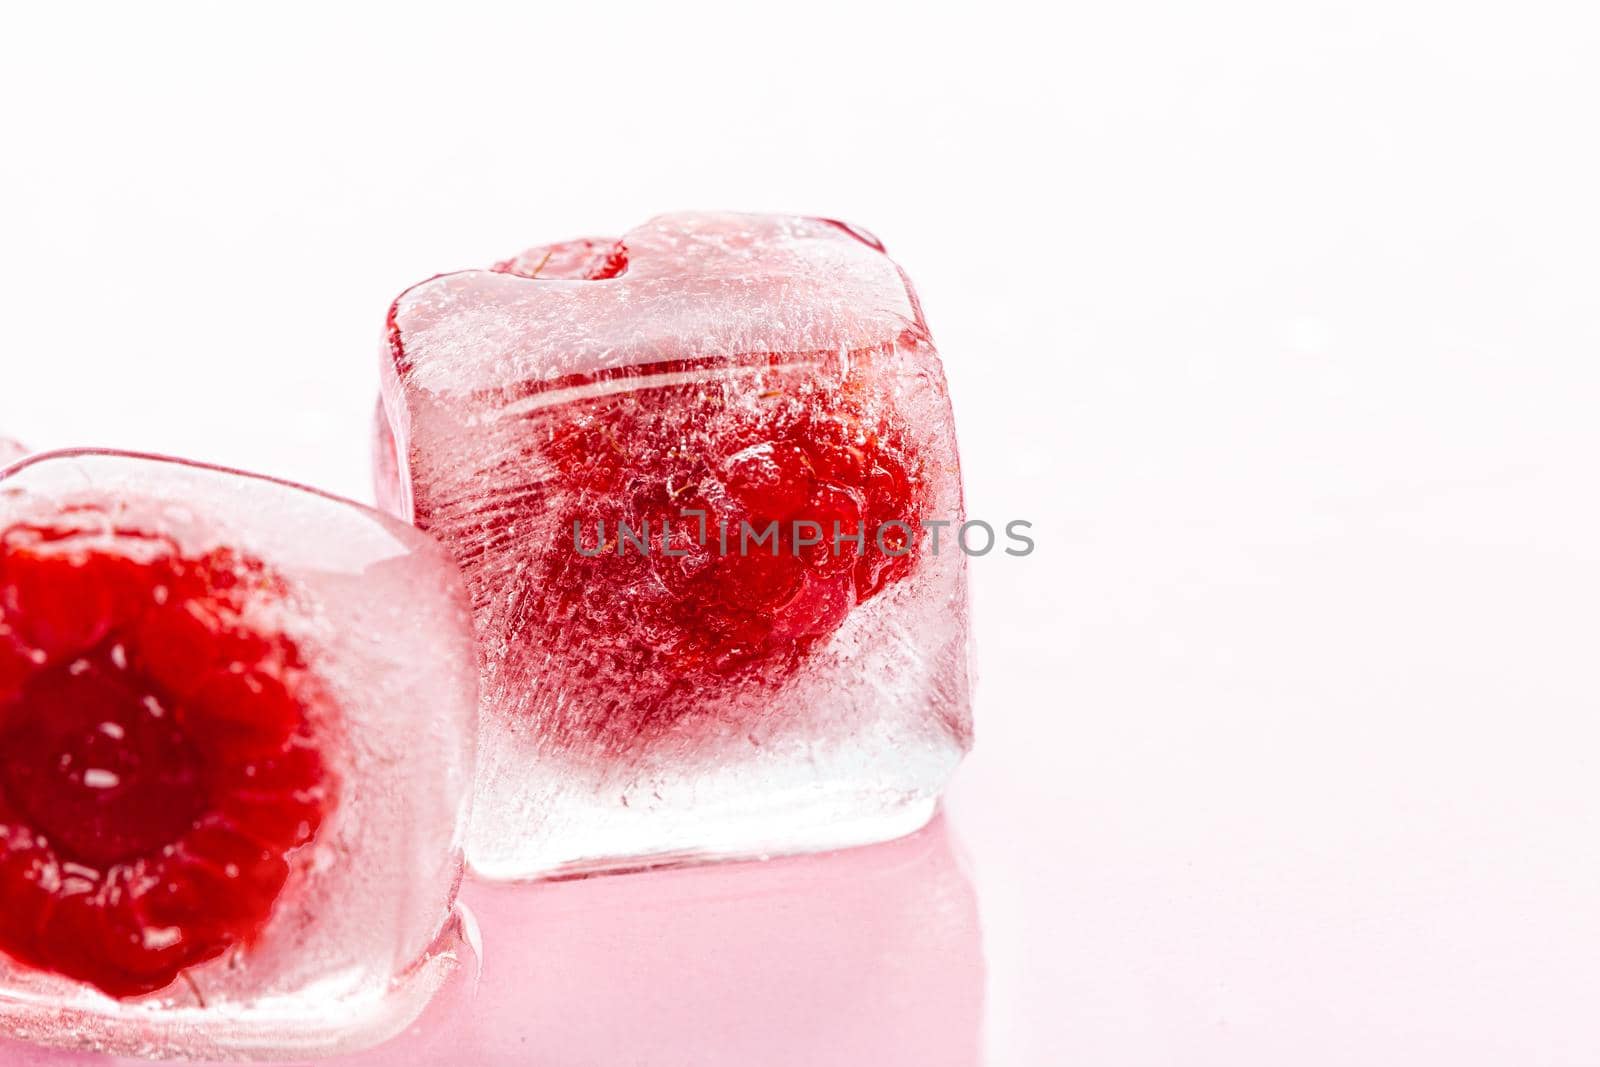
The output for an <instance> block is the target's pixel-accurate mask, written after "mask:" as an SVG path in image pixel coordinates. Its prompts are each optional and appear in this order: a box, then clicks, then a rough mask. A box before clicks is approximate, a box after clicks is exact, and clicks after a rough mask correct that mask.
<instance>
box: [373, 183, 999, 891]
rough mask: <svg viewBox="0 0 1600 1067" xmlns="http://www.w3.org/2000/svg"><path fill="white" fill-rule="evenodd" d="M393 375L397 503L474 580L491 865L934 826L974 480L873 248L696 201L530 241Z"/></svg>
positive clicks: (922, 328)
mask: <svg viewBox="0 0 1600 1067" xmlns="http://www.w3.org/2000/svg"><path fill="white" fill-rule="evenodd" d="M383 375H384V378H383V385H384V388H383V395H382V403H381V405H380V420H379V429H378V435H377V448H376V452H377V456H378V460H377V464H376V466H377V471H378V495H379V499H380V500H382V501H383V502H384V503H385V505H386V506H388V507H390V508H391V509H393V510H395V511H396V512H397V513H398V514H399V515H401V516H402V517H404V518H408V519H412V520H413V521H415V522H416V523H417V524H418V525H419V526H420V527H422V528H423V529H425V530H427V531H429V532H430V533H432V534H434V535H435V536H436V537H438V538H440V539H441V540H442V541H443V542H444V544H445V545H446V546H447V547H448V549H449V550H450V551H451V553H452V554H453V555H454V557H455V559H456V561H457V562H458V563H459V564H460V566H461V568H462V570H463V572H464V573H465V575H466V578H467V582H468V586H469V589H470V591H471V594H472V598H473V608H474V614H475V618H476V623H477V631H478V639H479V646H480V654H481V656H482V661H483V662H482V680H483V694H482V734H481V749H480V762H479V772H478V777H477V785H476V790H475V798H474V806H475V814H474V819H473V826H472V831H471V834H470V838H469V842H468V847H467V857H468V862H469V864H470V865H471V866H472V867H473V868H474V869H475V870H476V871H478V872H479V873H481V874H483V875H485V876H488V877H492V878H528V877H538V876H544V875H551V874H566V873H574V872H582V871H589V870H600V869H607V868H618V867H626V866H633V865H641V864H643V865H648V864H654V863H668V862H675V861H680V860H687V859H695V858H707V857H727V856H743V855H754V854H764V853H769V852H789V851H803V850H808V849H817V848H828V847H834V846H841V845H847V844H855V843H861V842H865V841H871V840H878V839H884V838H889V837H893V836H897V835H900V834H903V833H907V832H909V831H911V830H913V829H915V828H916V827H918V826H920V825H922V824H923V823H924V822H925V821H926V820H927V818H928V817H929V815H930V813H931V811H932V809H933V805H934V803H935V801H936V799H937V797H938V794H939V792H940V790H941V789H942V787H943V785H944V783H945V782H946V780H947V779H948V777H949V775H950V774H951V772H952V770H953V769H954V767H955V765H956V763H957V761H958V760H959V759H960V757H961V755H962V753H963V752H964V751H965V750H966V749H967V747H968V746H969V744H970V738H971V726H970V712H969V703H968V662H967V632H968V626H967V598H966V572H965V561H964V558H963V556H962V554H961V552H960V551H958V550H957V549H956V546H955V544H954V537H953V534H952V530H953V529H954V527H953V526H952V527H949V528H941V529H942V533H943V536H942V538H941V539H940V540H939V541H938V543H937V547H935V544H934V542H933V539H932V538H931V536H923V535H922V532H923V531H922V524H923V523H939V522H951V523H959V522H960V521H961V518H962V497H961V482H960V473H959V469H958V463H957V455H956V445H955V436H954V431H953V427H952V420H951V410H950V402H949V398H948V396H947V393H946V389H945V383H944V376H943V372H942V370H941V367H940V363H939V358H938V355H937V353H936V352H935V350H934V347H933V344H932V341H931V339H930V337H929V333H928V329H927V326H926V324H925V323H924V321H923V317H922V313H921V310H920V308H919V305H918V303H917V299H916V296H915V294H914V293H913V291H912V289H911V287H910V284H909V283H908V281H907V280H906V277H905V275H904V274H903V273H902V272H901V271H900V269H899V268H898V267H897V266H896V265H895V264H894V263H893V262H892V261H891V260H890V259H889V258H888V257H887V256H886V255H885V254H884V253H883V250H882V246H881V245H879V244H878V242H877V241H876V240H874V239H872V238H871V237H869V236H867V235H865V234H864V233H862V232H861V231H858V230H853V229H851V228H849V227H847V226H844V225H842V224H839V223H835V222H829V221H825V220H820V219H809V218H795V217H781V216H759V215H733V214H680V215H669V216H663V217H661V218H657V219H655V220H653V221H652V222H650V223H648V224H646V225H645V226H642V227H640V228H639V229H636V230H634V231H633V232H631V233H630V234H628V235H627V236H626V237H625V238H623V239H622V240H620V241H610V240H604V239H595V238H589V239H585V240H581V241H574V242H567V243H564V244H559V245H549V246H543V247H540V248H536V249H532V250H530V251H529V252H526V253H524V254H522V255H521V256H518V257H516V258H514V259H512V260H508V261H506V262H505V263H503V264H501V265H500V266H499V267H498V268H497V269H495V270H490V271H467V272H464V273H457V274H448V275H444V276H441V277H438V278H434V279H432V280H431V281H427V282H424V283H422V284H421V285H418V286H416V287H414V288H412V289H410V290H408V291H407V292H405V293H404V294H402V295H401V297H400V298H399V299H398V300H397V301H396V302H395V304H394V306H393V307H392V308H391V311H390V317H389V326H388V333H387V343H386V345H385V348H384V358H383ZM602 524H603V526H602ZM771 524H776V526H775V527H774V526H772V525H771ZM724 530H726V531H727V536H726V538H725V537H724V536H723V531H724ZM774 530H775V531H776V532H775V533H774V532H773V531H774ZM646 531H647V532H646ZM663 531H666V532H665V533H664V532H663ZM863 531H864V534H865V536H864V538H863V539H862V541H861V542H860V543H857V542H855V541H854V540H853V538H854V537H855V535H857V534H858V533H862V532H863ZM880 532H881V533H882V534H883V539H882V541H881V542H880V540H879V537H878V534H879V533H880ZM836 534H837V535H839V536H838V537H836V536H835V535H836ZM819 535H820V537H821V539H822V543H821V544H807V543H806V542H808V541H811V540H813V539H815V538H817V537H818V536H819Z"/></svg>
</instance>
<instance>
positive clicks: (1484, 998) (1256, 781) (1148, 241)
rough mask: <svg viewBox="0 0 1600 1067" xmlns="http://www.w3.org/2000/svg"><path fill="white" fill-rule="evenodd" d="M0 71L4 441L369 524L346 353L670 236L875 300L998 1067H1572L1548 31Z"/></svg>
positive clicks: (1580, 488) (1591, 523)
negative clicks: (639, 231) (731, 217)
mask: <svg viewBox="0 0 1600 1067" xmlns="http://www.w3.org/2000/svg"><path fill="white" fill-rule="evenodd" d="M45 8H46V5H26V9H25V10H23V11H20V12H19V11H8V12H7V14H6V15H5V16H4V25H3V27H0V433H6V432H9V433H11V434H12V435H14V436H17V437H20V438H23V439H25V440H26V441H28V442H29V443H31V444H33V445H35V446H38V447H48V446H65V445H83V444H97V445H112V446H120V447H124V448H134V449H141V450H152V451H160V452H169V453H175V454H179V455H186V456H191V457H196V458H202V459H206V460H211V461H215V462H220V463H225V464H229V465H235V466H242V467H246V468H251V469H258V470H263V471H267V472H271V473H274V474H278V475H281V476H285V477H289V478H293V479H297V480H300V481H304V482H308V483H311V484H314V485H318V486H322V487H326V488H329V489H332V490H335V491H338V492H342V493H345V494H349V495H354V496H356V497H358V498H362V499H366V498H367V497H368V489H367V432H368V420H369V416H370V410H371V402H372V397H373V390H374V388H375V381H376V375H375V368H376V365H377V351H376V349H377V341H378V336H379V333H380V328H381V325H382V320H383V315H384V311H385V308H386V307H387V304H388V302H389V300H390V299H391V298H392V297H393V296H394V295H395V294H396V293H397V292H398V291H399V290H400V289H402V288H403V287H405V286H407V285H408V284H410V283H412V282H415V281H418V280H420V279H422V278H424V277H426V276H428V275H431V274H433V273H436V272H439V271H444V270H450V269H457V268H462V267H469V266H479V265H485V264H487V263H489V262H492V261H493V260H495V259H497V258H500V257H502V256H505V255H509V254H511V253H513V252H515V251H517V250H518V249H519V248H520V247H522V246H524V245H527V244H532V243H537V242H541V241H546V240H553V239H558V238H562V237H565V236H570V235H576V234H580V233H591V232H596V233H615V232H619V231H621V230H624V229H626V228H628V227H629V226H631V225H634V224H636V223H638V222H640V221H642V220H643V219H645V218H647V217H648V216H650V215H652V214H654V213H657V212H659V211H663V210H669V209H677V208H686V207H727V208H740V209H750V210H784V211H796V212H803V213H811V214H824V215H832V216H838V217H844V218H849V219H853V220H856V221H859V222H860V223H862V224H864V225H866V226H867V227H868V228H870V229H872V230H874V231H876V232H877V233H878V234H879V236H881V237H882V238H883V239H884V240H885V242H886V243H887V244H888V246H889V249H890V251H891V253H893V254H894V255H895V256H896V257H897V258H898V259H899V260H900V262H901V263H902V264H903V265H904V266H905V267H906V268H907V270H908V271H909V272H910V274H911V275H912V277H913V278H914V279H915V280H916V282H917V284H918V287H919V289H920V291H921V294H922V297H923V300H924V304H925V307H926V310H927V314H928V318H929V320H930V322H931V324H932V326H933V329H934V333H935V336H936V338H937V340H938V342H939V345H940V348H941V349H942V351H943V352H944V354H945V358H946V362H947V368H948V373H949V377H950V381H951V385H952V390H953V393H954V396H955V402H956V408H957V415H958V419H959V425H960V432H961V436H962V443H963V446H964V451H965V457H966V475H967V482H968V488H969V503H970V509H971V511H972V513H973V514H974V515H977V516H980V517H984V518H990V519H994V520H1004V519H1010V518H1017V517H1021V518H1027V519H1031V520H1032V521H1033V522H1034V523H1035V524H1036V527H1037V529H1036V533H1037V538H1038V542H1039V550H1038V552H1037V553H1036V554H1035V555H1034V556H1032V557H1030V558H1028V559H1025V560H1014V559H988V560H982V561H978V562H977V563H976V565H975V568H974V580H975V586H976V588H975V597H976V610H977V617H978V618H977V621H978V627H979V638H980V653H979V663H980V670H981V694H980V701H979V706H978V716H979V728H980V740H979V748H978V750H977V752H976V753H975V754H974V756H973V757H972V758H971V760H970V761H969V763H968V764H967V766H966V767H965V768H964V769H963V771H962V773H961V775H960V777H959V779H958V781H957V784H956V786H955V789H954V793H953V796H952V800H951V812H952V823H953V826H954V829H955V832H956V834H957V836H958V837H959V839H960V841H961V844H962V847H963V848H964V849H965V851H966V852H967V853H968V855H969V856H970V859H971V865H972V869H973V876H974V880H975V882H976V885H977V891H978V895H979V898H980V902H981V908H982V914H983V922H984V939H985V950H986V953H987V956H988V960H989V998H988V1025H987V1031H986V1040H987V1044H988V1047H989V1049H990V1061H991V1063H993V1064H996V1065H1005V1067H1009V1065H1012V1064H1019V1065H1034V1064H1041V1065H1043V1064H1050V1065H1053V1064H1065V1063H1085V1064H1096V1065H1107V1064H1158V1063H1160V1064H1166V1063H1174V1064H1180V1063H1181V1064H1229V1065H1238V1064H1245V1063H1250V1064H1254V1063H1260V1064H1274V1065H1277V1064H1285V1063H1295V1064H1300V1065H1305V1064H1322V1063H1330V1064H1331V1063H1349V1064H1357V1063H1359V1064H1371V1063H1419V1062H1428V1063H1432V1062H1438V1063H1446V1062H1448V1063H1452V1064H1462V1063H1496V1064H1513V1063H1514V1064H1567V1063H1571V1064H1590V1063H1594V1062H1596V1060H1600V1013H1597V1010H1596V1005H1597V1004H1600V795H1597V794H1600V782H1597V768H1600V758H1597V751H1596V746H1597V744H1600V727H1597V725H1596V723H1597V717H1600V699H1597V698H1600V686H1597V684H1596V677H1595V673H1596V672H1595V667H1596V638H1597V637H1600V632H1597V625H1596V603H1597V600H1600V548H1597V535H1600V509H1597V505H1596V488H1597V485H1596V463H1597V458H1600V421H1597V419H1596V411H1597V400H1600V396H1597V386H1600V359H1597V356H1600V351H1597V349H1600V308H1597V293H1600V157H1597V153H1596V132H1597V118H1600V116H1597V110H1600V106H1597V105H1600V49H1597V45H1600V33H1597V27H1596V25H1595V23H1594V22H1593V21H1592V20H1591V18H1590V17H1589V16H1588V13H1587V10H1586V8H1587V5H1579V4H1573V5H1570V6H1567V7H1565V8H1556V7H1539V6H1529V5H1524V4H1509V3H1508V4H1504V5H1499V6H1498V8H1495V7H1485V6H1478V5H1470V4H1461V3H1449V4H1447V3H1442V2H1441V3H1431V4H1429V3H1399V4H1396V3H1386V4H1372V5H1359V4H1351V3H1337V4H1327V5H1321V4H1262V5H1260V6H1257V7H1244V6H1237V5H1222V6H1220V7H1219V6H1218V5H1213V4H1204V5H1201V4H1195V5H1172V6H1152V5H1142V4H1141V5H1121V4H1101V5H1093V6H1069V7H1067V8H1065V9H1052V8H1047V7H1046V6H1045V5H1038V6H1036V7H1021V6H1018V7H1009V8H1008V7H1005V6H1003V5H999V4H985V5H982V6H980V7H976V8H971V9H967V10H964V11H962V12H960V13H950V14H940V13H938V12H935V11H932V10H929V7H928V6H927V5H918V6H909V7H904V8H899V9H889V8H882V9H880V8H874V7H869V6H868V5H866V4H864V3H857V4H851V5H847V6H844V7H841V8H836V9H835V8H826V7H823V6H818V5H807V6H806V7H803V8H799V9H796V10H795V11H794V12H793V13H790V14H780V13H778V12H777V11H776V9H770V8H768V7H767V6H765V5H754V4H752V5H740V6H736V7H727V8H721V9H702V10H699V11H691V10H689V9H688V8H686V7H683V6H680V5H677V4H671V5H662V6H659V7H657V8H655V9H653V10H651V9H643V8H641V9H638V10H631V9H627V8H625V7H623V6H620V5H615V4H606V5H596V6H593V7H586V8H579V7H577V6H576V5H564V6H561V7H555V6H533V5H527V6H523V7H514V8H505V9H484V8H474V9H472V10H466V9H464V8H463V7H462V6H461V5H457V4H451V3H444V2H440V3H437V4H433V5H428V6H421V7H419V6H402V7H386V8H382V9H378V8H374V10H372V11H371V12H369V13H362V14H355V13H350V14H341V13H338V12H335V11H331V10H314V9H306V10H296V9H293V8H285V7H283V6H281V5H270V6H263V7H261V8H259V9H255V10H250V11H247V10H245V9H243V8H241V7H232V6H223V5H215V6H211V7H195V8H188V9H181V10H178V11H171V12H168V13H164V14H154V13H151V12H149V11H146V10H145V9H143V7H142V6H133V5H130V6H128V7H126V8H124V9H122V10H104V11H86V10H82V9H72V10H68V9H65V8H62V9H58V10H54V11H48V10H45Z"/></svg>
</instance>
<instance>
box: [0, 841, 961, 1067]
mask: <svg viewBox="0 0 1600 1067" xmlns="http://www.w3.org/2000/svg"><path fill="white" fill-rule="evenodd" d="M464 897H465V899H466V901H467V902H468V904H469V906H470V907H471V909H472V910H473V912H474V913H475V914H476V916H477V918H478V921H479V925H480V928H481V930H482V933H483V942H484V951H483V966H482V972H481V976H480V977H479V980H478V982H477V986H476V989H475V990H474V989H473V988H472V983H471V981H470V979H468V978H465V977H463V978H462V979H461V980H458V981H457V982H455V983H454V985H453V986H451V987H449V988H447V989H446V990H444V991H443V993H441V995H440V997H439V998H438V999H437V1000H436V1001H435V1002H434V1004H433V1005H432V1006H431V1007H430V1008H429V1010H428V1012H427V1013H426V1014H425V1015H424V1017H423V1018H422V1019H421V1020H420V1021H419V1022H418V1023H417V1024H416V1025H415V1026H413V1027H412V1028H411V1030H410V1031H409V1032H407V1033H406V1034H404V1035H402V1036H401V1037H399V1038H397V1039H396V1040H394V1041H392V1042H390V1043H389V1044H387V1045H384V1046H380V1047H379V1048H376V1049H373V1050H370V1051H369V1052H367V1053H363V1054H361V1055H357V1056H352V1057H344V1058H340V1059H334V1060H323V1061H320V1062H322V1063H327V1064H338V1065H343V1067H380V1065H382V1067H434V1065H440V1067H444V1065H484V1067H502V1065H503V1067H512V1065H516V1067H530V1065H540V1067H543V1065H552V1067H555V1065H560V1067H566V1065H572V1067H579V1065H597V1067H615V1065H621V1064H630V1065H634V1064H638V1065H646V1064H647V1065H650V1067H669V1065H672V1067H675V1065H683V1067H690V1065H693V1067H720V1065H727V1067H734V1065H739V1067H750V1065H755V1064H760V1065H762V1067H787V1065H794V1067H829V1065H852V1064H873V1065H876V1067H946V1065H948V1067H958V1065H960V1067H970V1065H974V1064H977V1063H980V1062H981V1052H980V1047H979V1040H980V1029H981V1017H982V1010H983V986H984V967H983V957H982V948H981V943H980V937H979V932H978V915H977V900H976V897H975V895H974V892H973V888H972V885H971V882H970V881H969V880H968V878H967V875H966V873H965V872H964V870H963V868H962V863H961V860H960V858H959V857H958V854H957V849H956V847H955V845H954V844H953V842H952V841H951V838H950V835H949V832H948V830H947V828H946V824H945V820H944V819H943V818H942V817H941V818H937V819H935V821H934V822H933V823H932V824H931V825H930V826H929V827H928V828H926V829H924V830H923V831H921V832H919V833H917V834H914V835H912V836H910V837H907V838H903V839H901V840H899V841H894V842H889V843H887V844H884V845H878V846H874V847H871V848H861V849H851V850H847V851H842V852H835V853H828V854H823V855H816V856H802V857H795V858H788V859H778V860H771V861H768V862H765V863H738V864H725V865H714V866H707V867H696V868H683V869H679V870H668V871H658V872H648V873H642V874H632V875H614V876H610V877H603V878H590V879H584V880H578V881H569V882H555V883H547V884H542V885H524V886H489V885H478V884H473V885H470V886H468V887H467V889H466V891H465V894H464ZM137 1062H141V1061H132V1060H116V1059H110V1058H105V1057H99V1056H94V1055H86V1054H74V1053H60V1052H48V1051H44V1050H35V1049H31V1048H27V1047H24V1046H19V1045H14V1044H0V1063H4V1064H6V1065H8V1067H12V1065H14V1067H64V1065H67V1064H100V1065H106V1067H110V1065H112V1064H131V1063H137Z"/></svg>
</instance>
